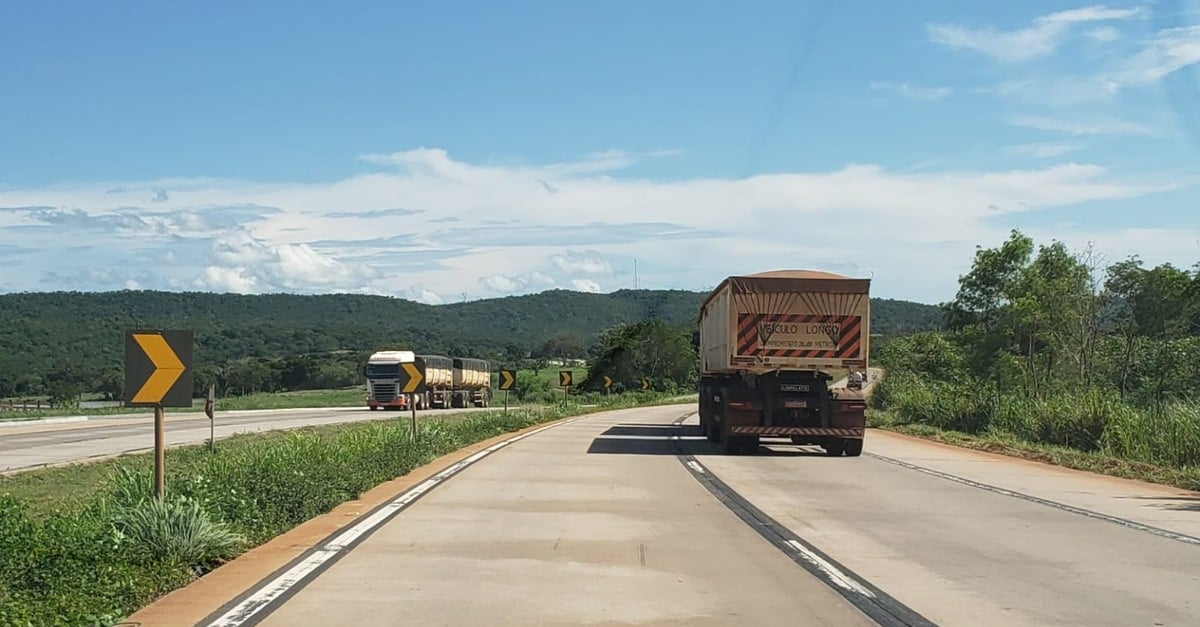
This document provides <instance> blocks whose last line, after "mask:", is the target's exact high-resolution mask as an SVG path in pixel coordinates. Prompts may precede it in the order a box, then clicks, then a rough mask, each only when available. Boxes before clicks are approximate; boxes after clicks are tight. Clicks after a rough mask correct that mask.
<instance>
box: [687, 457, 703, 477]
mask: <svg viewBox="0 0 1200 627" xmlns="http://www.w3.org/2000/svg"><path fill="white" fill-rule="evenodd" d="M687 465H688V466H689V467H690V468H691V469H692V470H695V471H696V472H698V473H700V474H704V466H701V465H700V462H698V461H696V460H694V459H690V460H688V463H687Z"/></svg>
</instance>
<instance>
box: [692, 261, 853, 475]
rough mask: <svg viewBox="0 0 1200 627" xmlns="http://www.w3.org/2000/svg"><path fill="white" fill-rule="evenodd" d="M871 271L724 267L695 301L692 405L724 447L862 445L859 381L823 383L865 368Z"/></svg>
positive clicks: (834, 451)
mask: <svg viewBox="0 0 1200 627" xmlns="http://www.w3.org/2000/svg"><path fill="white" fill-rule="evenodd" d="M870 319H871V303H870V279H856V278H850V277H846V276H842V275H838V274H832V273H828V272H820V271H813V270H776V271H772V272H763V273H759V274H751V275H746V276H730V277H727V278H726V279H725V280H723V281H722V282H721V284H720V285H718V286H717V287H716V289H714V290H713V291H712V293H710V294H709V295H708V297H707V298H706V299H705V301H704V303H703V304H702V305H701V307H700V316H699V327H700V328H699V332H698V334H697V337H696V338H695V339H696V342H697V345H698V346H697V347H698V349H699V353H700V382H699V393H700V401H699V413H700V428H701V430H702V431H703V432H704V435H705V437H706V438H707V439H708V440H709V441H710V442H714V443H719V444H720V445H721V449H722V451H723V452H725V453H727V454H735V453H741V452H745V453H750V454H753V453H755V452H757V451H758V448H759V439H760V438H768V437H782V438H790V439H791V441H792V443H794V444H816V445H820V446H821V447H822V448H824V449H825V452H826V453H827V454H828V455H831V456H838V455H842V454H843V453H844V454H846V455H849V456H852V457H856V456H858V455H861V454H862V450H863V438H864V436H865V431H866V424H867V420H866V402H865V399H864V397H863V391H862V390H861V389H857V390H855V389H850V388H847V387H833V386H832V385H831V384H832V383H833V382H834V381H836V380H837V379H840V378H842V377H847V378H848V376H849V375H850V373H851V372H855V371H862V372H866V370H867V355H868V352H869V350H870V346H869V340H870Z"/></svg>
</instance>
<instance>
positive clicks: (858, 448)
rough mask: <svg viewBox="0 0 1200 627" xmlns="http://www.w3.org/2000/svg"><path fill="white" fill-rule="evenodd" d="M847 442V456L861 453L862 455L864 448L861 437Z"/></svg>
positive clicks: (856, 455) (855, 455)
mask: <svg viewBox="0 0 1200 627" xmlns="http://www.w3.org/2000/svg"><path fill="white" fill-rule="evenodd" d="M845 443H846V456H847V457H858V456H859V455H862V450H863V441H862V440H859V439H853V440H845Z"/></svg>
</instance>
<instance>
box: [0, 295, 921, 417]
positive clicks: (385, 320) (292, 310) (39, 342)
mask: <svg viewBox="0 0 1200 627" xmlns="http://www.w3.org/2000/svg"><path fill="white" fill-rule="evenodd" d="M706 295H707V293H706V292H698V291H687V290H629V289H626V290H620V291H616V292H612V293H609V294H593V293H584V292H575V291H570V290H562V289H555V290H547V291H543V292H539V293H536V294H527V295H522V296H507V297H502V298H490V299H485V300H476V301H468V302H461V303H449V304H443V305H426V304H422V303H417V302H414V301H409V300H404V299H398V298H391V297H385V296H367V295H355V294H329V295H295V294H262V295H240V294H215V293H207V292H156V291H129V290H125V291H113V292H22V293H12V294H2V295H0V383H3V382H5V381H7V382H8V383H9V384H12V383H13V382H14V381H16V380H17V379H22V378H23V379H24V380H25V381H26V382H27V383H33V381H32V380H30V377H36V378H39V379H41V378H44V377H47V376H52V373H55V372H66V373H70V376H71V378H73V379H81V380H84V379H91V378H93V377H96V376H98V375H99V373H101V372H104V371H108V372H111V371H112V370H113V369H119V368H120V367H121V364H122V359H123V355H124V352H123V351H124V345H123V334H124V330H125V329H126V328H131V327H149V328H183V329H192V330H194V331H195V333H196V346H195V359H196V362H197V364H198V365H199V364H201V363H207V364H215V365H221V364H224V363H225V362H228V361H229V360H233V359H239V358H242V357H272V356H286V355H298V354H305V353H330V352H334V351H353V352H366V351H371V350H377V349H379V348H382V347H409V348H412V349H413V350H416V351H418V352H426V353H443V354H454V355H471V356H480V357H484V358H491V359H508V360H513V359H520V358H523V357H527V356H529V355H530V354H531V353H532V354H534V356H538V354H539V353H540V354H542V355H543V356H553V355H555V354H558V355H562V356H576V355H579V354H581V353H582V352H583V351H584V350H586V348H587V347H588V346H589V345H590V344H591V343H592V341H593V340H594V339H595V338H596V337H597V335H598V334H599V333H600V332H601V331H603V330H604V329H605V328H608V327H610V326H613V325H616V324H619V323H625V322H633V321H637V320H643V319H646V318H661V319H663V320H665V321H666V322H668V323H670V324H690V323H691V322H693V321H694V320H695V318H696V315H697V312H698V309H699V307H700V303H701V301H702V300H703V299H704V297H705V296H706ZM872 312H873V313H872V331H873V332H874V333H880V334H884V335H896V334H902V333H908V332H913V331H920V330H925V329H931V328H937V327H939V326H940V325H941V315H940V312H939V311H938V309H937V308H936V307H934V306H931V305H924V304H919V303H911V302H906V301H899V300H885V299H875V300H873V301H872ZM64 376H65V375H64ZM5 387H11V385H9V386H5V385H0V396H2V395H4V392H5V390H4V389H3V388H5ZM26 387H28V386H26ZM10 392H11V390H10Z"/></svg>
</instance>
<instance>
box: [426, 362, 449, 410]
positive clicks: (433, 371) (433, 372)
mask: <svg viewBox="0 0 1200 627" xmlns="http://www.w3.org/2000/svg"><path fill="white" fill-rule="evenodd" d="M417 364H418V365H419V366H420V367H421V369H422V372H424V373H425V393H424V394H423V395H421V397H419V398H418V403H417V409H422V408H425V407H429V408H432V409H447V408H449V407H450V406H451V403H452V400H453V396H454V360H453V359H451V358H449V357H446V356H443V355H417Z"/></svg>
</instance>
